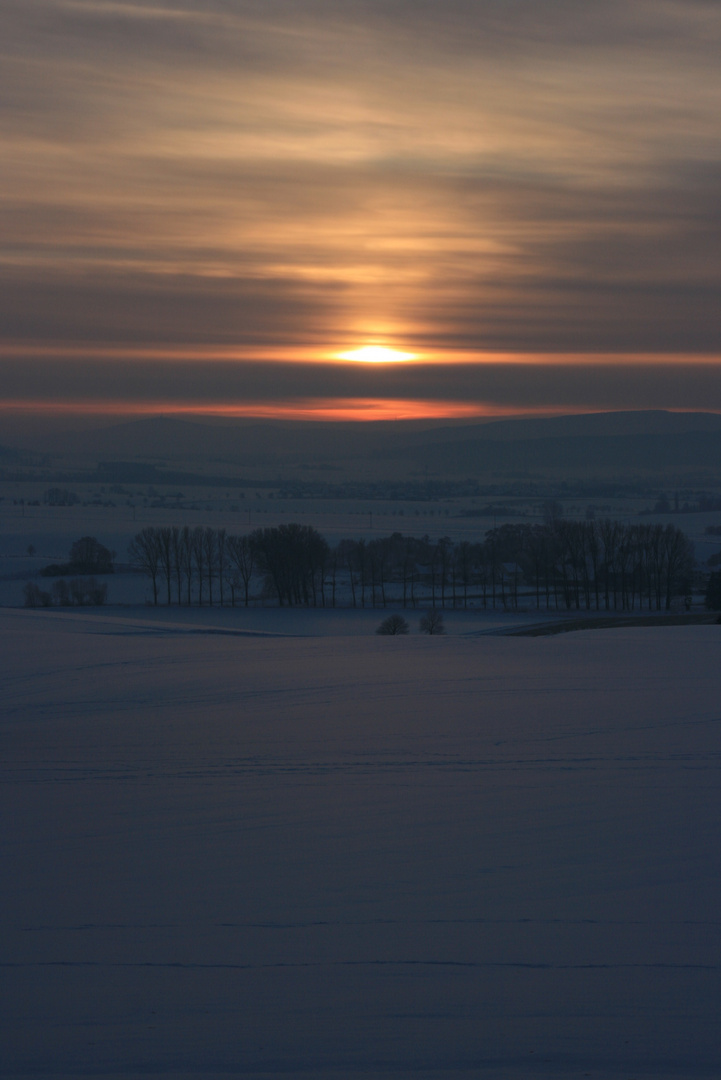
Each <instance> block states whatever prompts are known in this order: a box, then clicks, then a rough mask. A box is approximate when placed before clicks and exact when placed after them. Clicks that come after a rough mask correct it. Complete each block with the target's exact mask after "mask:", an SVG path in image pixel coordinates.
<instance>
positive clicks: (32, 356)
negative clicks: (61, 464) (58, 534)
mask: <svg viewBox="0 0 721 1080" xmlns="http://www.w3.org/2000/svg"><path fill="white" fill-rule="evenodd" d="M720 42H721V9H719V8H718V6H717V5H713V4H709V3H706V2H703V0H686V2H684V3H680V2H679V0H664V2H660V0H639V2H638V3H636V4H634V5H633V6H629V5H623V4H621V3H617V2H615V0H612V2H610V3H607V4H604V5H594V4H591V3H589V2H586V0H581V2H578V0H577V2H575V3H573V4H571V3H568V0H549V2H547V3H546V4H544V5H543V6H542V7H540V6H539V5H538V4H533V3H531V2H530V0H516V2H514V3H510V4H507V5H499V4H498V3H494V2H491V0H476V2H474V3H471V2H469V0H448V2H447V3H445V4H444V5H443V6H442V7H441V5H436V4H432V3H430V0H413V2H410V0H390V2H385V3H383V4H380V3H378V2H376V0H348V2H346V3H343V4H338V3H331V2H330V0H300V2H298V0H296V2H294V3H290V0H267V2H266V3H264V4H263V5H262V6H260V5H258V4H256V3H251V2H250V0H205V2H202V3H201V2H200V0H163V2H162V3H161V2H160V0H142V2H141V0H122V2H120V0H35V2H33V3H32V4H29V3H27V0H6V2H5V3H4V4H3V10H2V13H1V14H0V55H2V64H1V65H0V152H1V153H2V159H3V163H4V168H3V177H2V180H0V222H1V223H2V235H3V244H2V246H1V247H0V283H1V284H2V288H1V289H0V416H3V415H4V416H5V417H8V416H9V415H10V414H11V413H12V414H16V415H22V414H24V413H27V414H39V413H40V414H48V415H55V414H59V413H63V414H71V415H77V416H86V417H87V416H91V417H92V416H97V417H100V416H121V417H122V416H143V415H156V414H159V413H168V414H174V415H186V416H192V415H193V414H198V415H219V416H256V417H265V418H295V419H304V418H305V419H322V418H325V419H354V420H365V419H396V418H398V419H404V418H407V419H414V418H421V417H426V418H436V419H439V420H443V419H446V418H448V419H451V418H469V419H471V418H489V417H496V416H497V417H503V416H514V415H519V414H523V415H556V414H559V413H578V412H598V411H615V410H639V409H680V410H691V411H694V410H703V411H707V412H721V379H720V378H719V373H720V367H721V341H720V338H721V327H720V326H719V320H718V311H719V299H720V298H721V260H720V259H719V251H720V250H721V248H720V245H719V232H720V229H719V225H720V216H719V201H718V188H719V178H720V174H721V151H720V149H719V147H720V146H721V142H720V141H719V138H718V135H719V121H718V117H719V115H720V111H719V106H720V105H721V77H720V76H719V69H718V62H717V61H718V48H719V44H720ZM369 349H375V350H379V349H385V350H388V351H387V352H385V353H382V352H378V351H376V352H375V353H372V352H368V351H365V352H364V351H363V350H369ZM348 357H350V359H348ZM368 360H371V361H373V362H370V363H368V362H365V361H368Z"/></svg>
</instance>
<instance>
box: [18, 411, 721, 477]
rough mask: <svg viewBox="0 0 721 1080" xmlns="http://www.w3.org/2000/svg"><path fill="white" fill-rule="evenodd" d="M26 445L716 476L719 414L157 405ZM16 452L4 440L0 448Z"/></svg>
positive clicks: (273, 464) (476, 469) (375, 464)
mask: <svg viewBox="0 0 721 1080" xmlns="http://www.w3.org/2000/svg"><path fill="white" fill-rule="evenodd" d="M25 446H26V447H28V446H29V443H28V442H27V441H26V442H25ZM33 449H35V450H44V451H47V452H49V453H50V454H52V455H53V459H54V461H55V462H56V463H63V462H68V461H72V463H73V467H74V468H77V467H82V468H89V469H95V468H96V466H97V465H98V464H100V463H106V464H107V463H113V462H116V463H117V462H124V463H128V465H131V464H132V463H137V464H138V465H140V464H144V465H146V466H148V465H156V466H159V467H163V466H167V468H168V469H170V470H178V469H180V470H181V471H190V472H206V473H207V472H210V473H216V472H221V473H222V474H223V475H231V474H232V471H233V469H236V468H244V469H246V470H248V469H254V468H261V467H262V468H264V469H265V471H266V474H268V473H269V471H270V470H272V473H271V475H273V476H280V475H292V474H293V473H294V472H295V471H296V470H302V469H305V468H309V467H312V468H321V469H326V470H332V471H333V473H335V475H336V476H337V478H338V479H339V480H340V479H342V476H343V473H344V471H346V470H348V471H355V473H356V474H357V473H358V471H359V470H362V471H363V473H364V475H365V474H366V473H367V474H368V475H371V474H373V475H375V474H380V472H383V474H384V475H385V476H386V477H388V476H389V475H392V476H393V477H395V478H398V479H403V478H406V477H408V476H410V475H414V476H417V475H418V473H419V472H421V473H423V474H424V475H426V476H428V477H433V478H443V477H447V478H451V477H452V478H456V477H458V478H471V477H473V478H480V477H484V478H492V477H494V476H498V477H506V478H507V477H510V476H529V477H530V476H541V475H543V474H544V473H546V472H547V473H549V475H551V474H552V475H553V476H555V477H556V478H558V476H559V475H562V474H563V473H564V472H567V473H568V474H569V475H573V476H574V477H578V476H579V475H580V474H582V473H584V472H586V473H588V474H589V475H592V476H594V477H599V476H612V477H620V476H628V475H632V474H639V473H651V474H674V475H678V474H679V473H687V474H694V475H696V476H698V475H701V474H703V475H704V476H708V475H711V474H716V475H717V476H718V478H719V482H720V483H721V416H719V415H717V414H715V413H671V412H661V411H648V412H642V411H639V412H612V413H594V414H583V415H571V416H557V417H548V418H519V419H505V420H497V421H492V422H472V423H468V422H458V423H448V422H445V423H442V424H438V423H433V422H402V421H396V422H374V423H357V422H355V423H354V422H345V423H343V422H339V423H325V422H292V421H266V420H245V419H238V420H227V419H223V420H212V419H208V420H202V419H198V420H195V419H194V420H188V419H180V418H176V417H166V416H158V417H148V418H144V419H141V420H133V421H127V422H124V423H117V424H112V425H107V426H105V427H95V428H89V427H87V426H86V427H85V428H82V429H80V430H76V431H67V430H66V431H63V432H54V433H53V432H46V433H45V435H44V436H42V437H41V438H38V439H37V440H36V441H35V442H34V443H33ZM1 453H2V452H0V454H1ZM11 454H12V451H11V450H7V449H6V450H5V454H4V456H5V457H6V460H8V459H9V456H10V455H11ZM126 471H127V470H126ZM128 475H130V473H128ZM246 475H247V473H246Z"/></svg>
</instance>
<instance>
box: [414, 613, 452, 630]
mask: <svg viewBox="0 0 721 1080" xmlns="http://www.w3.org/2000/svg"><path fill="white" fill-rule="evenodd" d="M420 630H421V633H422V634H445V632H446V628H445V626H444V624H443V612H442V611H438V610H437V609H436V608H431V610H430V611H427V612H426V613H425V615H421V620H420Z"/></svg>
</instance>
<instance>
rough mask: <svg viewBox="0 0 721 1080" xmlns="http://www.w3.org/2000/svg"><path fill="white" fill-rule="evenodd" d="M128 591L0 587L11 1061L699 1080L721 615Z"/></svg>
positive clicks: (709, 969)
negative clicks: (353, 607) (454, 629)
mask: <svg viewBox="0 0 721 1080" xmlns="http://www.w3.org/2000/svg"><path fill="white" fill-rule="evenodd" d="M150 614H151V613H149V612H147V611H144V610H143V609H142V608H139V609H135V610H133V611H130V612H127V613H123V612H113V611H111V610H105V611H101V612H100V613H95V612H91V611H88V612H86V611H78V612H69V613H68V612H61V611H24V610H21V609H18V610H8V609H6V610H4V611H2V612H0V630H1V632H2V650H1V651H0V664H1V665H2V710H1V712H2V721H1V725H0V731H1V738H2V748H3V749H2V768H1V772H0V778H1V779H2V784H1V785H0V791H1V792H2V796H1V797H2V808H1V813H2V822H3V828H2V866H3V884H2V888H1V889H0V911H1V912H2V916H1V918H0V927H1V933H2V943H1V950H0V963H1V965H2V966H1V967H0V971H1V974H2V982H3V997H2V1001H3V1006H2V1011H1V1012H0V1072H2V1075H3V1076H7V1077H16V1076H17V1077H33V1076H38V1077H40V1076H52V1077H54V1078H60V1077H71V1076H73V1077H76V1076H108V1075H114V1076H134V1077H135V1076H141V1077H142V1076H159V1075H160V1076H173V1077H184V1078H190V1077H193V1078H194V1080H197V1078H200V1077H206V1076H222V1075H242V1076H247V1077H254V1076H257V1077H259V1078H260V1077H263V1078H266V1080H267V1078H269V1077H287V1076H289V1075H299V1076H306V1077H316V1076H318V1077H323V1078H328V1080H331V1078H332V1080H340V1078H341V1077H343V1078H345V1077H377V1076H381V1077H382V1076H385V1075H388V1076H394V1077H411V1076H412V1077H416V1076H422V1077H427V1078H429V1080H432V1078H441V1077H448V1078H450V1077H458V1076H464V1075H465V1076H469V1077H471V1076H473V1077H476V1076H479V1077H484V1078H489V1080H490V1078H501V1077H502V1078H504V1080H505V1078H508V1080H521V1078H525V1077H529V1076H543V1077H574V1078H575V1077H579V1078H580V1077H584V1076H590V1077H593V1078H595V1080H600V1078H609V1080H610V1078H614V1080H619V1078H620V1080H632V1078H636V1080H638V1078H640V1077H654V1078H664V1077H675V1078H690V1077H718V1076H719V1075H721V1040H720V1039H719V1015H720V1011H721V910H720V904H719V900H720V899H721V888H720V887H721V783H720V782H719V781H720V780H721V675H720V672H721V665H720V664H719V653H720V650H721V626H708V627H684V628H664V629H626V630H614V631H595V632H584V633H577V634H564V635H561V636H558V637H550V638H502V637H489V636H466V637H464V636H463V634H462V628H461V627H459V628H458V630H459V632H458V633H453V634H450V635H449V636H447V637H445V638H426V637H422V636H420V635H418V634H414V635H412V636H410V637H406V638H379V637H376V636H375V635H374V634H373V633H372V629H373V625H375V621H377V615H378V613H366V612H358V613H346V614H345V615H344V616H343V619H346V620H347V619H352V618H355V616H361V617H362V618H361V619H359V620H356V622H355V623H354V627H355V631H354V632H351V629H352V628H351V627H350V624H348V625H347V626H346V625H345V623H344V622H343V619H340V620H339V622H338V623H337V624H336V625H335V630H334V632H333V633H332V634H329V633H321V632H320V630H319V629H318V627H316V628H315V630H314V624H313V623H312V622H311V623H306V624H305V636H302V635H303V633H304V631H303V627H302V626H301V625H300V624H298V625H296V626H295V627H293V626H292V625H291V624H290V623H288V622H286V623H285V624H283V621H282V620H283V618H285V616H286V615H288V614H289V613H280V612H276V613H275V614H274V618H275V623H274V624H273V625H271V623H270V622H268V623H267V625H266V626H260V625H258V626H256V627H255V630H256V636H252V634H250V635H243V634H241V633H238V632H237V630H238V629H241V627H240V626H238V627H236V628H235V629H236V632H235V633H232V634H218V633H217V632H216V633H208V632H207V629H206V628H205V627H204V626H203V625H202V623H201V622H200V614H199V615H198V619H197V620H194V621H192V620H186V621H185V622H184V621H183V620H182V619H181V615H180V613H175V615H174V618H173V619H172V620H165V621H163V619H161V620H160V622H158V621H157V620H158V618H160V615H161V614H162V613H156V616H155V619H153V618H150V617H149V616H150ZM259 614H262V613H259ZM304 614H307V615H308V616H310V615H311V614H312V613H293V617H294V618H295V619H300V618H301V617H302V616H303V615H304ZM206 616H207V613H206ZM371 616H373V620H374V621H373V624H371ZM363 619H365V623H363V621H362V620H363ZM366 623H367V624H368V625H367V626H366ZM284 625H285V629H286V631H287V632H288V633H290V634H299V635H301V636H272V635H273V633H282V631H283V629H284ZM323 625H325V626H326V627H327V626H328V625H329V623H327V622H326V623H325V624H323ZM359 627H363V628H364V629H366V630H367V632H362V633H361V632H358V629H359ZM211 628H212V629H215V630H217V629H218V625H217V623H216V622H214V623H213V625H212V627H211ZM246 629H251V630H252V629H253V628H252V627H247V628H246ZM260 630H265V631H266V632H267V636H259V635H258V631H260Z"/></svg>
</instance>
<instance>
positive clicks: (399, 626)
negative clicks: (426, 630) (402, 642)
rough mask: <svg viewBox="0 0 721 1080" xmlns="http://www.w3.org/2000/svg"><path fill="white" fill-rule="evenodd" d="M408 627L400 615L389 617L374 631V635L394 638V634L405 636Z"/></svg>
mask: <svg viewBox="0 0 721 1080" xmlns="http://www.w3.org/2000/svg"><path fill="white" fill-rule="evenodd" d="M408 631H409V626H408V623H407V622H406V620H405V619H404V618H403V616H402V615H389V616H388V618H387V619H384V620H383V622H382V623H381V624H380V626H379V627H378V629H377V630H376V634H383V635H386V636H391V637H394V636H395V635H396V634H407V633H408Z"/></svg>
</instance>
